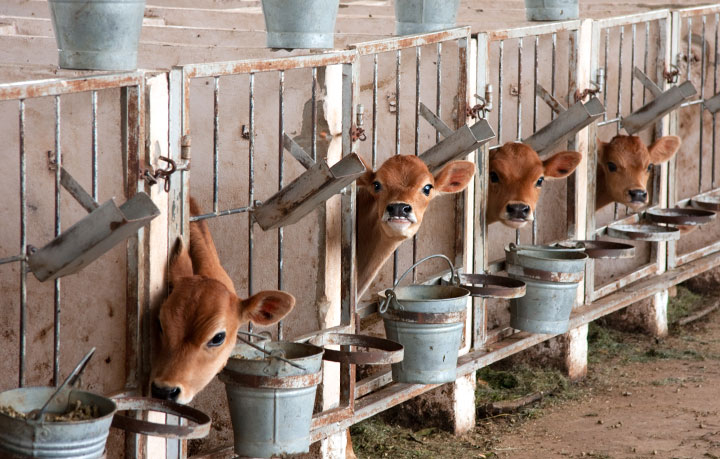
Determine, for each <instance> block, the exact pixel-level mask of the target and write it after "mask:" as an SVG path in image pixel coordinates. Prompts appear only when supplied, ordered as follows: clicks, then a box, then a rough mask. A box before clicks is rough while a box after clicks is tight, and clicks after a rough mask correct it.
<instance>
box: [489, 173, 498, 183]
mask: <svg viewBox="0 0 720 459" xmlns="http://www.w3.org/2000/svg"><path fill="white" fill-rule="evenodd" d="M490 181H491V182H492V183H498V182H499V181H500V177H499V176H498V175H497V172H493V171H490Z"/></svg>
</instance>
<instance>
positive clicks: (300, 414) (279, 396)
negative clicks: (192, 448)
mask: <svg viewBox="0 0 720 459" xmlns="http://www.w3.org/2000/svg"><path fill="white" fill-rule="evenodd" d="M258 344H260V345H261V346H262V347H263V349H265V350H266V351H269V352H270V353H272V354H273V355H276V356H280V357H283V358H284V359H286V360H280V359H276V358H266V357H267V356H266V354H265V353H263V352H262V351H260V350H258V349H257V347H258V346H253V345H250V344H245V343H238V344H237V345H236V346H235V350H234V351H233V355H232V356H231V357H230V360H228V363H227V365H226V366H225V369H224V370H223V371H222V372H221V373H220V380H221V381H222V382H223V383H225V390H226V392H227V398H228V404H229V406H230V419H231V420H232V424H233V432H234V436H235V453H236V454H238V455H239V456H241V457H272V456H280V455H286V454H302V453H307V452H308V451H309V448H310V422H311V420H312V412H313V406H314V404H315V391H316V390H317V385H318V384H320V381H321V380H322V372H321V365H322V355H323V349H322V348H320V347H317V346H313V345H311V344H301V343H291V342H282V341H280V342H269V341H263V342H260V343H258ZM287 361H290V362H292V363H293V364H294V365H296V366H293V365H291V364H289V363H287ZM298 367H300V368H298Z"/></svg>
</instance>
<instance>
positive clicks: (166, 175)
mask: <svg viewBox="0 0 720 459" xmlns="http://www.w3.org/2000/svg"><path fill="white" fill-rule="evenodd" d="M184 148H185V146H183V150H182V154H185V149H184ZM187 156H188V159H189V157H190V150H189V145H188V153H187ZM158 159H160V160H161V161H165V162H166V163H168V167H167V169H156V170H155V172H152V169H145V170H144V171H143V173H142V176H143V178H144V179H145V181H146V182H147V183H148V185H150V186H153V185H155V184H156V183H157V182H158V180H159V179H162V180H165V185H164V187H163V189H164V190H165V192H166V193H167V192H169V191H170V176H171V175H172V174H174V173H175V172H177V171H178V170H181V169H186V168H187V167H183V168H179V167H178V166H177V163H175V161H174V160H172V159H170V158H168V157H166V156H159V157H158ZM183 159H184V158H183Z"/></svg>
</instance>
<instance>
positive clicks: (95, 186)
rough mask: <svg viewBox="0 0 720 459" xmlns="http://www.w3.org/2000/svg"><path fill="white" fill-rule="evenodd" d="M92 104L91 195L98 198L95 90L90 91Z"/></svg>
mask: <svg viewBox="0 0 720 459" xmlns="http://www.w3.org/2000/svg"><path fill="white" fill-rule="evenodd" d="M90 105H91V106H92V166H91V167H92V197H93V199H94V200H95V201H97V200H98V126H97V91H91V92H90Z"/></svg>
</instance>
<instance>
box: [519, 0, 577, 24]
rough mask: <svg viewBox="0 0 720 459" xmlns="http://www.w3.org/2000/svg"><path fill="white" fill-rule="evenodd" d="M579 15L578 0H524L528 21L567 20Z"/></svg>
mask: <svg viewBox="0 0 720 459" xmlns="http://www.w3.org/2000/svg"><path fill="white" fill-rule="evenodd" d="M579 16H580V7H579V4H578V0H525V17H526V18H527V20H528V21H567V20H569V19H577V18H578V17H579Z"/></svg>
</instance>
